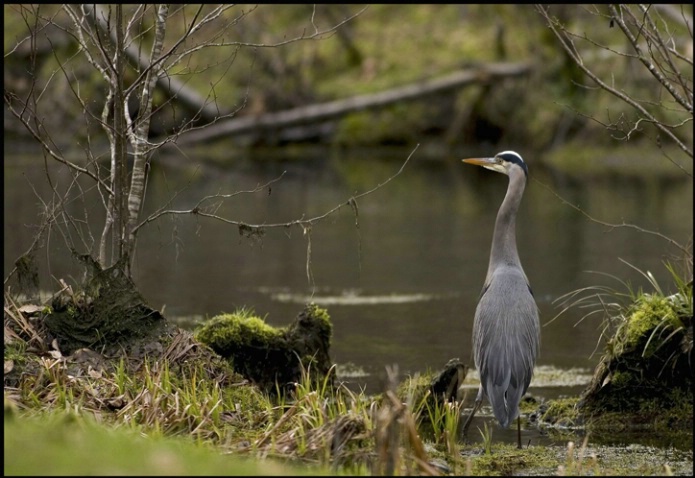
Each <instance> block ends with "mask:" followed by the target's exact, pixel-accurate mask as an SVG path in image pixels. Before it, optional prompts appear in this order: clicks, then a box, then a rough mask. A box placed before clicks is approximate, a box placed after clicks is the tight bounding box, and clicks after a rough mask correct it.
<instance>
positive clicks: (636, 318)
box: [623, 294, 683, 355]
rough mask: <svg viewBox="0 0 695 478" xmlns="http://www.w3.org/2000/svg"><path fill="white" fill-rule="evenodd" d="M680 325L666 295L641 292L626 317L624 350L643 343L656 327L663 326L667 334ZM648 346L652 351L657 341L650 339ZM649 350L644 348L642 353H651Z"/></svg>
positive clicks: (632, 348)
mask: <svg viewBox="0 0 695 478" xmlns="http://www.w3.org/2000/svg"><path fill="white" fill-rule="evenodd" d="M682 325H683V324H682V323H681V321H680V319H679V318H678V315H677V313H676V311H675V310H674V307H673V304H672V303H671V302H670V301H669V300H668V299H667V298H666V297H663V296H660V295H657V294H643V295H641V296H639V297H638V299H637V301H636V302H635V304H634V305H633V307H632V313H631V314H630V316H629V317H628V319H627V324H626V327H625V329H624V332H623V339H624V340H623V346H624V347H625V349H626V350H634V349H635V348H637V347H638V346H639V345H640V344H641V343H645V342H646V341H647V340H648V338H649V337H650V335H651V334H652V333H653V331H654V330H655V329H656V328H657V327H661V328H663V329H664V332H666V335H668V333H670V332H671V331H672V330H675V329H676V328H678V327H681V326H682ZM649 346H650V349H651V351H653V350H654V349H655V348H656V347H657V346H658V341H654V340H652V341H651V342H650V344H649ZM649 352H650V350H645V353H644V355H651V353H649Z"/></svg>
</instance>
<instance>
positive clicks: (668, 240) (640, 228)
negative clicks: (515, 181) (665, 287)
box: [533, 178, 691, 255]
mask: <svg viewBox="0 0 695 478" xmlns="http://www.w3.org/2000/svg"><path fill="white" fill-rule="evenodd" d="M533 179H534V181H536V182H537V183H538V184H540V185H541V186H543V187H544V188H545V189H546V190H548V191H549V192H550V193H551V194H552V195H553V196H555V197H556V198H558V199H559V200H560V201H561V202H562V203H563V204H565V205H567V206H569V207H571V208H572V209H574V210H575V211H577V212H579V213H580V214H581V215H583V216H584V217H586V218H587V219H589V220H590V221H592V222H595V223H596V224H600V225H602V226H606V227H608V228H610V229H616V228H621V227H624V228H628V229H635V230H637V231H639V232H643V233H645V234H651V235H653V236H656V237H659V238H661V239H663V240H665V241H666V242H668V243H669V244H671V245H672V246H674V247H677V248H678V249H680V250H681V251H683V252H684V253H685V254H686V255H691V252H690V251H689V250H688V247H687V246H684V245H682V244H680V243H679V242H676V241H674V240H673V239H671V238H670V237H668V236H666V235H664V234H662V233H660V232H658V231H651V230H649V229H645V228H643V227H640V226H637V225H635V224H630V223H626V222H625V221H623V222H622V223H620V224H614V223H610V222H606V221H602V220H600V219H596V218H595V217H593V216H591V215H590V214H589V213H588V212H586V211H585V210H584V209H582V208H580V207H579V206H577V205H575V204H572V203H571V202H569V201H568V200H567V199H565V198H563V197H562V196H560V195H559V194H558V193H556V192H555V191H554V190H553V189H552V188H550V187H549V186H547V185H545V184H544V183H543V182H541V181H539V180H538V179H536V178H533Z"/></svg>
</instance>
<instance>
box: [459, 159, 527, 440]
mask: <svg viewBox="0 0 695 478" xmlns="http://www.w3.org/2000/svg"><path fill="white" fill-rule="evenodd" d="M463 161H464V162H465V163H469V164H475V165H478V166H483V167H484V168H487V169H491V170H493V171H497V172H498V173H503V174H506V175H507V176H509V186H508V187H507V194H506V195H505V197H504V201H502V205H501V206H500V209H499V212H498V213H497V221H496V222H495V231H494V233H493V235H492V248H491V250H490V262H489V265H488V269H487V276H486V277H485V284H484V285H483V290H482V292H481V295H480V300H479V302H478V307H477V308H476V310H475V320H474V323H473V357H474V360H475V366H476V368H477V369H478V373H479V374H480V388H479V389H478V395H477V397H476V399H475V404H474V406H473V410H471V413H470V415H469V416H468V419H467V420H466V423H465V424H464V426H463V431H462V434H463V436H466V434H467V432H468V427H469V426H470V424H471V420H472V419H473V416H474V415H475V413H476V412H477V411H478V409H480V406H481V404H482V401H483V398H484V397H485V396H487V398H488V400H489V401H490V404H491V405H492V411H493V412H494V414H495V418H496V419H497V421H498V422H499V424H500V425H501V426H502V427H504V428H507V427H508V426H509V424H510V423H511V422H512V420H514V419H515V418H517V419H518V421H517V431H518V440H519V443H518V446H519V448H521V422H520V419H519V402H520V401H521V397H522V396H523V395H524V393H526V390H527V389H528V386H529V383H530V382H531V376H532V375H533V365H534V363H535V362H536V357H538V349H539V347H540V324H539V321H538V306H537V305H536V301H535V300H534V298H533V292H532V291H531V286H530V285H529V282H528V279H527V278H526V274H525V273H524V270H523V268H522V267H521V261H520V260H519V253H518V252H517V248H516V213H517V211H518V209H519V203H520V202H521V197H522V196H523V194H524V188H525V187H526V177H527V176H528V168H527V166H526V163H524V160H523V159H521V156H519V154H517V153H515V152H514V151H503V152H501V153H498V154H496V155H495V157H494V158H471V159H464V160H463Z"/></svg>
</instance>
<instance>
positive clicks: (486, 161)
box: [461, 158, 495, 167]
mask: <svg viewBox="0 0 695 478" xmlns="http://www.w3.org/2000/svg"><path fill="white" fill-rule="evenodd" d="M461 161H463V162H464V163H468V164H475V165H476V166H483V167H490V166H493V165H494V164H495V158H468V159H462V160H461Z"/></svg>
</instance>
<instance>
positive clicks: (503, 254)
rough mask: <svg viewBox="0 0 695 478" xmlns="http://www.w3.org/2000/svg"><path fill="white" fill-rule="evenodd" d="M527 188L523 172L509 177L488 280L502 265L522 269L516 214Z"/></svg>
mask: <svg viewBox="0 0 695 478" xmlns="http://www.w3.org/2000/svg"><path fill="white" fill-rule="evenodd" d="M525 186H526V175H525V174H523V172H519V173H517V174H514V173H512V174H511V175H510V176H509V186H508V187H507V194H506V195H505V196H504V201H502V205H501V206H500V210H499V212H498V213H497V220H496V221H495V232H494V233H493V236H492V250H491V251H490V264H489V266H488V278H489V276H490V274H492V272H493V268H494V267H497V266H500V265H518V266H519V267H521V261H520V260H519V253H518V252H517V249H516V213H517V211H518V209H519V203H521V197H522V196H523V194H524V188H525Z"/></svg>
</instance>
